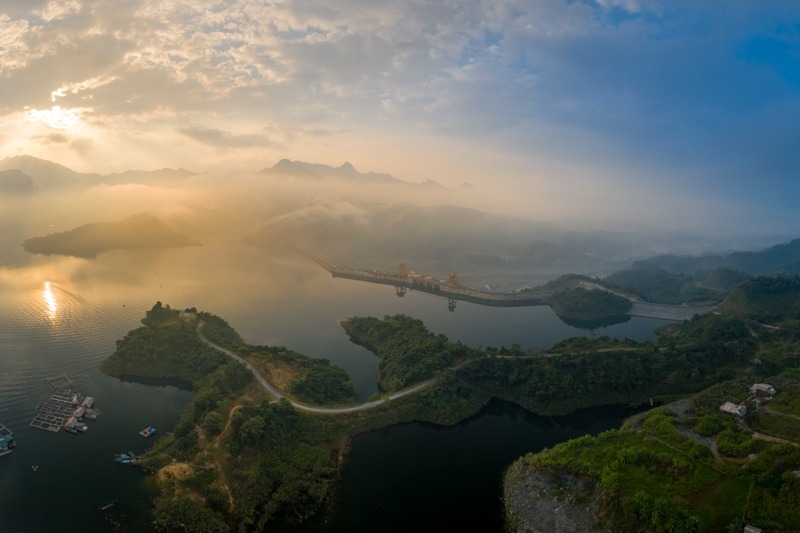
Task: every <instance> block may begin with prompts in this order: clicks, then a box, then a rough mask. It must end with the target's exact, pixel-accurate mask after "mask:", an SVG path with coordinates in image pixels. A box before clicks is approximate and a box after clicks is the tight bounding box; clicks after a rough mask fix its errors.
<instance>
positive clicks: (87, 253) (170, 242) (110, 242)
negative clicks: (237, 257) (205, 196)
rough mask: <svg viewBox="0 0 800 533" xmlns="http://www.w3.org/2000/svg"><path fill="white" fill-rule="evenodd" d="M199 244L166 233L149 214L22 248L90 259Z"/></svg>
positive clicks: (80, 229)
mask: <svg viewBox="0 0 800 533" xmlns="http://www.w3.org/2000/svg"><path fill="white" fill-rule="evenodd" d="M199 245H200V243H199V242H197V241H195V240H192V239H190V238H189V237H187V236H185V235H181V234H179V233H176V232H174V231H172V230H171V229H169V228H168V227H167V226H166V225H165V224H164V223H163V222H161V221H160V220H159V219H157V218H156V217H154V216H153V215H151V214H149V213H143V214H140V215H134V216H131V217H128V218H126V219H124V220H120V221H117V222H98V223H94V224H85V225H83V226H79V227H77V228H75V229H73V230H70V231H64V232H61V233H52V234H50V235H46V236H44V237H32V238H30V239H27V240H26V241H25V242H24V243H23V244H22V246H23V247H24V248H25V250H27V251H29V252H31V253H37V254H47V255H53V254H58V255H71V256H75V257H85V258H93V257H96V256H97V254H99V253H102V252H105V251H108V250H114V249H145V248H173V247H178V246H199Z"/></svg>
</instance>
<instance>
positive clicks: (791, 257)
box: [633, 239, 800, 276]
mask: <svg viewBox="0 0 800 533" xmlns="http://www.w3.org/2000/svg"><path fill="white" fill-rule="evenodd" d="M633 268H638V269H650V270H652V269H663V270H666V271H668V272H678V273H684V274H691V275H693V276H706V275H708V274H709V273H710V272H711V271H713V270H714V269H716V268H730V269H734V270H740V271H742V272H747V273H750V274H763V275H769V274H800V239H794V240H793V241H791V242H788V243H786V244H778V245H775V246H772V247H770V248H767V249H765V250H761V251H759V252H733V253H729V254H718V255H703V256H698V257H692V256H685V255H673V254H667V255H659V256H656V257H652V258H650V259H642V260H640V261H636V262H635V263H634V264H633Z"/></svg>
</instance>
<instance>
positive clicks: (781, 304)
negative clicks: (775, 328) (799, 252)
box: [717, 276, 800, 323]
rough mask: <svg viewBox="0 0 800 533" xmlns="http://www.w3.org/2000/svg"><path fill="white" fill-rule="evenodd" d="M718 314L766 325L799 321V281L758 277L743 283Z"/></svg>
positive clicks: (797, 279)
mask: <svg viewBox="0 0 800 533" xmlns="http://www.w3.org/2000/svg"><path fill="white" fill-rule="evenodd" d="M717 310H718V311H721V312H724V313H727V314H730V315H734V316H738V317H740V318H747V319H751V320H757V321H759V322H765V323H777V322H780V321H782V320H787V319H792V320H800V277H798V276H793V277H788V276H787V277H777V278H772V277H757V278H753V279H751V280H748V281H745V282H744V283H742V284H741V285H739V286H738V287H737V288H736V289H734V290H733V292H731V294H730V296H728V298H727V299H726V300H725V301H724V302H722V303H721V304H720V305H719V306H718V307H717Z"/></svg>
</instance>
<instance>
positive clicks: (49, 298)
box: [44, 281, 58, 320]
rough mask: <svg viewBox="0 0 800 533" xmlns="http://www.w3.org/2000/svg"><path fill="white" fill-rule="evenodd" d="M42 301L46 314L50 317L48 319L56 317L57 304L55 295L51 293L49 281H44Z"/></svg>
mask: <svg viewBox="0 0 800 533" xmlns="http://www.w3.org/2000/svg"><path fill="white" fill-rule="evenodd" d="M44 302H45V304H47V309H46V311H47V316H48V317H50V320H55V319H56V311H58V304H57V303H56V297H55V295H54V294H53V291H52V290H51V289H50V282H49V281H45V282H44Z"/></svg>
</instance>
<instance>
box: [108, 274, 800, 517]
mask: <svg viewBox="0 0 800 533" xmlns="http://www.w3.org/2000/svg"><path fill="white" fill-rule="evenodd" d="M760 283H761V284H760V285H759V284H758V283H756V284H755V288H753V289H750V290H748V291H746V293H745V295H749V296H750V297H751V298H755V299H756V301H758V302H760V303H761V305H764V302H765V301H768V299H766V298H764V297H759V295H758V294H755V292H757V290H758V288H759V287H761V288H762V291H768V290H769V287H770V286H771V285H770V284H769V283H767V282H766V281H762V282H760ZM737 298H738V299H737V305H736V309H738V310H741V309H742V307H743V305H744V303H743V301H742V297H741V296H739V297H737ZM342 326H343V328H344V329H345V330H346V331H347V333H348V335H350V338H351V339H352V341H353V342H356V343H358V344H360V345H363V346H366V347H368V348H369V349H370V350H371V351H372V352H373V353H374V354H375V356H376V357H377V358H378V368H377V372H378V376H377V377H378V381H379V383H380V386H381V388H382V390H383V392H381V393H380V394H378V395H377V396H376V397H374V398H370V399H369V401H367V402H366V403H363V404H357V403H356V400H355V394H354V393H353V388H352V383H351V382H350V381H349V379H347V376H346V373H344V371H342V370H341V369H339V368H337V367H335V366H334V365H332V364H330V362H329V361H327V360H324V359H322V360H320V359H313V358H310V357H307V356H305V355H302V354H299V353H296V352H293V351H292V350H290V349H288V348H285V347H276V346H252V345H248V344H247V343H245V342H244V341H243V340H242V338H241V337H240V336H239V335H238V333H237V332H236V331H235V330H234V329H233V328H232V327H231V326H230V325H229V324H228V323H227V322H226V321H225V320H224V319H222V318H220V317H217V316H215V315H213V314H211V313H207V312H204V311H197V310H196V309H194V308H188V309H183V310H177V309H172V308H170V307H169V305H164V304H162V303H161V302H157V303H156V305H154V306H153V308H152V309H151V310H150V311H148V312H147V313H146V316H145V317H144V318H143V320H142V326H141V327H139V328H137V329H135V330H133V331H131V332H130V333H128V334H127V335H126V336H125V337H124V338H123V339H121V340H120V341H118V343H117V349H116V351H115V352H114V354H112V355H111V356H110V357H109V358H108V359H107V360H106V361H104V363H103V370H104V371H106V372H107V373H110V374H112V375H120V376H122V375H127V376H134V375H138V376H152V377H172V378H178V379H182V380H186V381H189V382H190V383H191V384H192V387H193V389H194V395H193V400H192V402H191V404H190V405H189V406H188V407H187V409H186V411H185V412H184V414H183V416H182V418H181V420H180V421H179V422H178V424H177V426H176V427H175V428H174V431H172V432H169V433H168V434H167V435H164V436H162V437H161V438H160V439H159V440H158V441H157V442H156V443H155V445H154V447H153V449H151V450H150V451H149V452H148V453H147V454H146V455H145V456H144V458H143V462H142V464H143V466H144V467H145V468H147V469H150V470H152V471H153V472H155V473H156V477H157V480H158V483H159V487H160V489H161V490H160V492H159V496H158V498H157V500H156V501H155V503H154V506H153V515H152V520H153V525H154V527H155V528H156V529H157V530H159V531H174V530H180V531H234V530H239V531H257V530H263V529H265V528H266V527H268V524H271V523H282V524H289V525H296V526H300V525H302V524H306V523H307V522H308V521H309V520H310V519H311V518H312V517H314V516H317V514H318V513H319V512H320V511H321V509H323V506H324V504H325V503H326V502H328V501H329V497H330V495H331V494H332V492H333V491H334V488H335V486H336V483H337V478H338V473H339V471H340V469H341V466H342V464H343V462H344V461H345V460H346V457H347V453H348V449H349V442H350V439H352V438H353V437H354V436H355V435H358V434H361V433H365V432H369V431H374V430H377V429H380V428H384V427H387V426H390V425H393V424H398V423H402V422H409V421H425V422H431V423H435V424H455V423H458V422H460V421H462V420H465V419H466V418H468V417H469V416H472V415H474V414H475V413H477V412H478V411H479V410H480V409H481V408H482V407H483V406H485V405H486V404H487V403H488V402H489V401H490V400H492V399H493V398H497V399H501V400H506V401H510V402H514V403H517V404H519V405H521V406H523V407H524V408H526V409H528V410H529V411H531V412H533V413H536V414H540V415H550V416H555V415H564V414H568V413H572V412H574V411H576V410H578V409H581V408H584V407H590V406H606V405H645V406H648V405H654V406H658V405H663V407H658V408H654V409H651V410H648V411H647V412H645V413H644V414H642V415H639V416H638V417H635V418H634V419H631V420H629V421H628V422H627V423H626V424H625V425H624V426H623V427H622V428H620V429H619V430H612V431H608V432H605V433H603V434H600V435H598V436H596V437H591V436H586V437H581V438H579V439H576V440H573V441H569V442H567V443H562V444H560V445H557V446H555V447H554V448H553V449H551V450H544V451H542V452H540V453H538V454H532V455H528V456H525V457H523V458H520V460H519V461H517V462H515V463H514V464H513V465H511V466H510V467H509V469H508V472H507V475H506V481H505V499H504V501H505V502H506V512H507V515H508V519H509V524H511V525H512V526H514V527H515V528H516V530H519V531H527V530H531V531H535V530H537V529H536V528H535V525H536V524H540V525H542V524H547V523H550V522H548V521H549V520H551V518H552V519H553V520H555V518H556V517H553V516H551V515H548V514H547V513H545V509H544V507H546V505H535V504H534V502H536V501H552V502H555V503H556V504H557V506H558V507H559V508H563V509H570V511H569V516H568V517H567V518H568V519H569V520H578V521H577V522H575V523H577V524H583V525H587V524H588V525H587V527H589V526H591V527H595V526H596V527H599V528H606V529H608V528H609V527H612V528H616V527H622V528H623V529H625V530H652V531H720V530H722V531H725V530H726V528H727V530H729V531H741V529H736V528H737V527H740V526H741V527H744V526H743V523H742V521H744V522H746V523H747V524H749V525H753V524H755V526H760V527H766V526H770V527H774V530H781V529H780V527H778V526H780V525H781V524H786V523H788V522H785V521H784V520H789V519H793V516H794V515H793V514H791V513H789V514H788V515H786V516H788V517H789V518H786V519H784V518H781V516H782V515H781V513H783V512H784V511H786V510H787V509H790V507H791V504H792V502H793V501H795V500H793V498H795V499H796V497H797V494H798V492H797V489H796V485H795V483H796V482H795V480H794V478H793V477H792V476H795V474H794V470H797V468H798V467H800V453H799V452H798V443H800V441H798V439H800V427H798V425H797V421H796V418H797V416H799V415H800V413H797V412H796V409H797V408H796V403H797V402H796V398H797V393H798V392H800V390H798V387H800V385H799V383H800V382H798V381H797V379H798V378H800V356H798V355H797V353H798V351H800V350H798V344H799V343H800V340H798V339H800V323H799V322H798V320H797V319H796V318H794V317H783V318H782V321H780V322H779V323H777V324H767V325H763V324H759V323H757V322H754V321H752V320H750V319H749V318H747V316H746V315H742V314H740V315H735V314H708V315H698V316H695V317H694V318H693V319H692V320H687V321H683V322H675V323H673V324H671V325H669V326H667V327H664V328H662V329H661V330H660V331H659V336H658V341H657V342H643V343H640V342H634V341H631V340H628V339H624V340H617V339H611V338H608V337H600V338H596V339H587V338H573V339H568V340H565V341H563V342H560V343H558V344H556V345H554V346H552V347H551V348H550V349H548V350H537V349H528V350H522V349H521V348H520V347H519V346H511V347H505V346H501V347H487V348H484V349H481V350H478V349H475V348H470V347H467V346H464V345H463V344H461V343H454V342H452V341H450V340H449V339H447V337H446V336H443V335H435V334H433V333H431V332H430V331H428V330H427V328H425V326H424V324H423V323H422V322H421V321H419V320H417V319H414V318H412V317H408V316H405V315H395V316H385V317H383V318H382V319H378V318H374V317H350V318H348V319H346V320H343V321H342ZM775 328H777V329H775ZM755 361H757V363H756V362H755ZM753 383H758V384H763V383H771V384H772V385H775V384H778V385H775V386H776V387H777V388H778V389H779V390H780V392H779V395H778V396H777V397H776V398H775V399H774V400H772V402H773V403H771V404H769V407H768V408H764V409H762V410H761V411H760V412H758V414H757V416H754V415H753V414H752V413H754V412H755V411H753V410H752V409H750V407H751V404H750V403H748V402H752V401H753V400H754V399H756V398H750V396H751V395H757V394H760V393H757V392H756V393H752V394H751V393H750V388H749V386H751V385H752V384H753ZM753 390H759V389H753ZM766 390H769V389H766ZM781 394H785V396H784V397H785V399H783V398H781V396H780V395H781ZM762 399H763V398H762ZM675 402H678V403H675ZM725 402H730V403H732V404H734V405H737V406H738V405H742V406H745V407H747V412H749V413H751V414H749V415H746V416H747V418H744V419H742V420H744V422H745V424H742V423H740V419H739V418H736V416H737V415H735V414H734V415H731V414H727V413H726V412H721V411H720V407H721V406H723V405H725ZM780 402H784V403H780ZM767 409H769V410H767ZM773 412H775V413H781V414H773ZM742 416H745V415H742ZM756 434H760V435H770V436H771V438H770V439H764V438H761V437H758V436H757V435H756ZM795 477H796V476H795ZM566 486H568V487H573V488H574V490H572V489H570V490H563V487H566ZM547 498H550V500H547ZM795 508H796V507H795ZM543 513H544V514H543ZM578 515H580V516H578ZM542 527H545V526H542ZM526 528H527V529H526ZM720 528H722V529H720ZM587 530H589V529H587ZM784 530H785V529H784Z"/></svg>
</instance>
